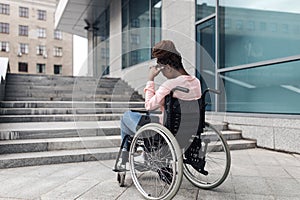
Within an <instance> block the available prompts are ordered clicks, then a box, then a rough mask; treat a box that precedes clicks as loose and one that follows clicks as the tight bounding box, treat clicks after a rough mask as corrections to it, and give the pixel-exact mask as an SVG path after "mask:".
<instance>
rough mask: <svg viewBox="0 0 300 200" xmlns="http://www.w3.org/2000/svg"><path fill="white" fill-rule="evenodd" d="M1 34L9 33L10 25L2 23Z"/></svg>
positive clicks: (0, 25) (0, 23)
mask: <svg viewBox="0 0 300 200" xmlns="http://www.w3.org/2000/svg"><path fill="white" fill-rule="evenodd" d="M0 33H9V24H8V23H2V22H0Z"/></svg>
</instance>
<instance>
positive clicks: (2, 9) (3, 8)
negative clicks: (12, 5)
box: [0, 3, 9, 15]
mask: <svg viewBox="0 0 300 200" xmlns="http://www.w3.org/2000/svg"><path fill="white" fill-rule="evenodd" d="M0 14H4V15H9V4H4V3H0Z"/></svg>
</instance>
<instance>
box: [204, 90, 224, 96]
mask: <svg viewBox="0 0 300 200" xmlns="http://www.w3.org/2000/svg"><path fill="white" fill-rule="evenodd" d="M208 92H212V93H215V94H221V91H220V90H215V89H211V88H207V89H206V90H204V92H203V94H202V96H204V97H205V95H206V93H208Z"/></svg>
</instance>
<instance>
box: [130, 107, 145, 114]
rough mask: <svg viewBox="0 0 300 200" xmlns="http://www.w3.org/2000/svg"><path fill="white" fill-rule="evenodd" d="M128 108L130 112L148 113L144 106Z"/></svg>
mask: <svg viewBox="0 0 300 200" xmlns="http://www.w3.org/2000/svg"><path fill="white" fill-rule="evenodd" d="M130 110H131V112H139V113H146V114H149V110H146V109H144V108H140V109H138V108H136V109H130Z"/></svg>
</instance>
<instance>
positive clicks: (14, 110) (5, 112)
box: [0, 108, 128, 116]
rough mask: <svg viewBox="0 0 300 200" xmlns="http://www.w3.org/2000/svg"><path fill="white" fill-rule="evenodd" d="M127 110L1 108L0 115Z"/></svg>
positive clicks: (118, 109)
mask: <svg viewBox="0 0 300 200" xmlns="http://www.w3.org/2000/svg"><path fill="white" fill-rule="evenodd" d="M127 110H128V108H2V109H0V115H7V116H8V115H64V114H112V113H124V112H125V111H127Z"/></svg>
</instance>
